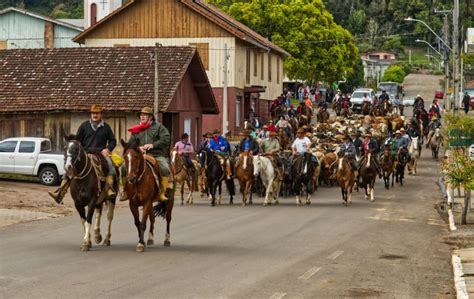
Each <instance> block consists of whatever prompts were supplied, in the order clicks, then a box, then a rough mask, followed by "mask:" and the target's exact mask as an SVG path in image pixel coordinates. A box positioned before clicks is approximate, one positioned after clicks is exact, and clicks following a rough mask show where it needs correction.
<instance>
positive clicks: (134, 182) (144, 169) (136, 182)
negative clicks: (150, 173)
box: [124, 148, 146, 185]
mask: <svg viewBox="0 0 474 299" xmlns="http://www.w3.org/2000/svg"><path fill="white" fill-rule="evenodd" d="M128 150H133V151H135V152H137V153H138V154H139V155H140V151H139V150H137V149H136V148H129V149H128ZM128 150H127V151H128ZM124 156H126V155H124ZM142 159H143V170H142V172H141V174H140V175H139V176H138V178H132V179H130V178H129V177H128V175H127V183H129V184H132V185H136V184H138V183H140V181H141V180H142V179H143V176H144V175H145V172H146V158H145V156H144V155H143V154H142ZM139 167H140V165H139ZM125 168H127V165H125ZM127 170H129V169H127ZM127 172H128V171H127ZM138 172H140V168H138Z"/></svg>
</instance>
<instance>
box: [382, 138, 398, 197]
mask: <svg viewBox="0 0 474 299" xmlns="http://www.w3.org/2000/svg"><path fill="white" fill-rule="evenodd" d="M380 167H381V168H382V174H383V181H384V184H385V189H390V176H391V175H392V173H393V171H394V170H395V169H394V168H395V161H394V160H393V158H392V154H391V152H390V146H389V145H386V146H385V148H384V150H383V155H382V158H381V159H380ZM392 186H393V177H392Z"/></svg>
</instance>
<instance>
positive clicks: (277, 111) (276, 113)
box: [270, 105, 286, 119]
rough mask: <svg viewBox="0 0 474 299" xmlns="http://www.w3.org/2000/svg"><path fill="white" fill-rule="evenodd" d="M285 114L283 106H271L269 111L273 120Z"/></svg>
mask: <svg viewBox="0 0 474 299" xmlns="http://www.w3.org/2000/svg"><path fill="white" fill-rule="evenodd" d="M284 114H286V107H285V106H284V105H277V106H272V107H271V109H270V115H271V117H272V118H273V119H276V118H278V117H280V115H284Z"/></svg>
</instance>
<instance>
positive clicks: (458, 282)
mask: <svg viewBox="0 0 474 299" xmlns="http://www.w3.org/2000/svg"><path fill="white" fill-rule="evenodd" d="M451 262H452V264H453V272H454V286H455V288H456V298H458V299H469V294H468V293H467V288H466V281H465V280H464V277H463V276H464V273H463V271H462V264H461V258H460V257H459V256H457V255H455V254H453V257H452V259H451Z"/></svg>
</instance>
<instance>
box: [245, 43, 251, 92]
mask: <svg viewBox="0 0 474 299" xmlns="http://www.w3.org/2000/svg"><path fill="white" fill-rule="evenodd" d="M246 59H247V61H246V64H245V82H246V83H247V84H250V49H247V57H246Z"/></svg>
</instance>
